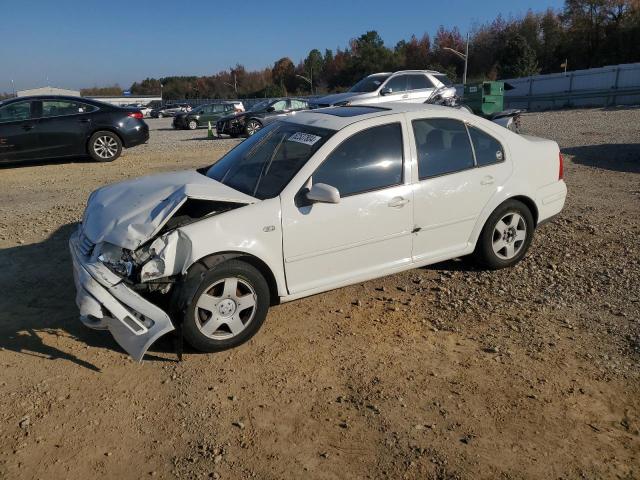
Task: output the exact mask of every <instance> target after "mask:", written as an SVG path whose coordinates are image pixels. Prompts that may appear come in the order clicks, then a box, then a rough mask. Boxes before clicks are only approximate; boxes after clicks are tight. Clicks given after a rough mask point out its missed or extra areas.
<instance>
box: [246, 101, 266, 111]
mask: <svg viewBox="0 0 640 480" xmlns="http://www.w3.org/2000/svg"><path fill="white" fill-rule="evenodd" d="M270 103H271V100H263V101H261V102H258V103H256V104H255V105H254V106H253V107H251V108H250V109H249V111H250V112H255V111H258V110H264V109H265V108H267V107H268V106H269V104H270Z"/></svg>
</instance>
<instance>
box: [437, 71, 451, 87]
mask: <svg viewBox="0 0 640 480" xmlns="http://www.w3.org/2000/svg"><path fill="white" fill-rule="evenodd" d="M434 78H436V79H437V80H439V81H440V82H442V83H443V84H444V86H445V87H451V86H452V85H453V82H452V81H451V79H450V78H449V77H447V76H446V75H445V74H444V73H438V74H436V75H434Z"/></svg>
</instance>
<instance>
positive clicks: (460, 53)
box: [442, 33, 469, 85]
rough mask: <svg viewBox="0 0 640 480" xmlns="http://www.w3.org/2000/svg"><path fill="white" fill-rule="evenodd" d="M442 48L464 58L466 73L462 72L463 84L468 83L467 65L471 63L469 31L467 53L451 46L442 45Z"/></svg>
mask: <svg viewBox="0 0 640 480" xmlns="http://www.w3.org/2000/svg"><path fill="white" fill-rule="evenodd" d="M442 49H443V50H446V51H448V52H451V53H453V54H454V55H457V56H458V57H460V58H461V59H462V60H464V73H463V74H462V84H463V85H464V84H466V83H467V66H468V64H469V34H468V33H467V45H466V46H465V50H464V51H465V53H462V52H459V51H457V50H454V49H453V48H450V47H442Z"/></svg>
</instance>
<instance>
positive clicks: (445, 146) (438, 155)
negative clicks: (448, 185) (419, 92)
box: [412, 118, 474, 179]
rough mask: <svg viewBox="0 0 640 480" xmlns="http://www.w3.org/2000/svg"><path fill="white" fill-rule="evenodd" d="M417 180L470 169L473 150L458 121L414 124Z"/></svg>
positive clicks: (438, 120) (414, 122)
mask: <svg viewBox="0 0 640 480" xmlns="http://www.w3.org/2000/svg"><path fill="white" fill-rule="evenodd" d="M412 124H413V134H414V136H415V139H416V148H417V150H418V173H419V175H420V179H423V178H427V177H435V176H437V175H444V174H446V173H455V172H459V171H461V170H466V169H468V168H473V166H474V161H473V150H472V149H471V143H470V142H469V135H468V134H467V129H466V127H465V125H464V123H462V122H461V121H459V120H453V119H449V118H430V119H423V120H414V121H413V122H412Z"/></svg>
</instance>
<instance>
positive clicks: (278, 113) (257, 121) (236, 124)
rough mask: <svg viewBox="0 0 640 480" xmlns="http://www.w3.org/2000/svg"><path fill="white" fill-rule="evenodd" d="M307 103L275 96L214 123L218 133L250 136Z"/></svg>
mask: <svg viewBox="0 0 640 480" xmlns="http://www.w3.org/2000/svg"><path fill="white" fill-rule="evenodd" d="M308 108H309V104H308V103H307V101H306V100H304V99H299V98H276V99H274V100H264V101H262V102H260V103H257V104H256V105H254V106H253V107H251V108H250V109H249V110H247V111H246V112H241V113H236V114H235V115H229V116H227V117H223V118H221V119H220V120H218V122H217V123H216V132H217V134H218V135H231V136H232V137H238V136H240V135H247V136H249V137H250V136H251V135H253V134H254V133H256V132H257V131H258V130H260V129H261V128H262V127H264V126H265V125H267V124H269V123H271V122H274V121H276V120H278V119H280V118H283V117H285V116H286V115H288V114H290V113H292V112H297V111H299V110H307V109H308Z"/></svg>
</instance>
